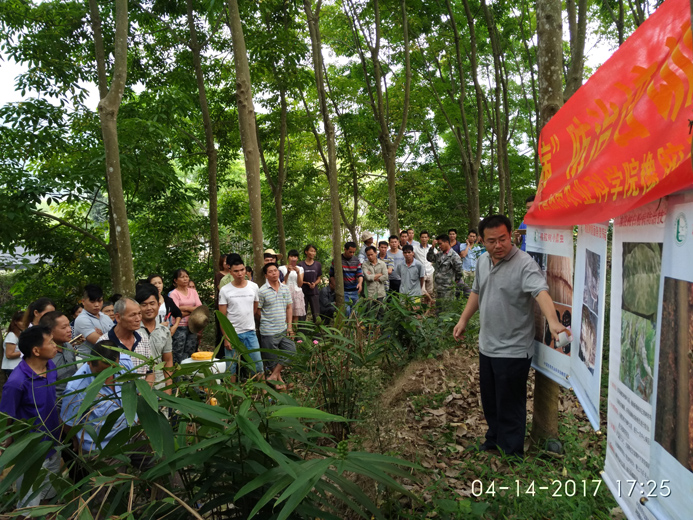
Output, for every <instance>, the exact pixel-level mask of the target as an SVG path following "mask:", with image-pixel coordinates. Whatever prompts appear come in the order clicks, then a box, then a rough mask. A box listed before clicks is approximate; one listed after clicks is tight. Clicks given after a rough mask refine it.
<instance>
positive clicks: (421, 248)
mask: <svg viewBox="0 0 693 520" xmlns="http://www.w3.org/2000/svg"><path fill="white" fill-rule="evenodd" d="M419 238H420V239H421V242H417V243H416V244H414V258H416V259H417V260H418V261H419V263H420V264H421V265H423V267H424V272H425V275H424V285H423V292H424V293H425V294H428V295H429V296H430V297H433V273H434V272H435V271H434V269H433V264H432V263H431V262H429V261H428V260H427V259H426V255H427V254H428V251H429V250H430V249H431V248H432V246H429V245H428V238H429V237H428V231H422V232H421V233H419Z"/></svg>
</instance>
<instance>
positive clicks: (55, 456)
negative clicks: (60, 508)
mask: <svg viewBox="0 0 693 520" xmlns="http://www.w3.org/2000/svg"><path fill="white" fill-rule="evenodd" d="M17 347H18V348H19V350H20V352H21V353H22V354H23V355H24V359H22V361H21V362H20V363H19V365H17V368H15V369H14V370H13V371H12V375H10V377H9V379H8V380H7V382H6V383H5V386H4V387H3V389H2V400H1V401H0V412H1V413H3V414H7V415H8V416H9V417H11V418H12V420H25V421H33V423H34V428H32V431H34V432H42V433H44V434H45V435H44V437H43V441H45V442H50V443H51V444H55V443H56V442H57V439H58V438H59V436H60V418H59V417H58V408H57V407H56V386H55V383H56V381H57V379H58V377H57V376H58V372H57V370H56V368H55V364H54V363H53V361H52V359H53V358H54V357H55V355H56V353H57V348H56V346H55V343H53V339H52V337H51V331H50V329H48V328H47V327H42V326H40V325H36V326H34V327H31V328H29V329H27V330H25V331H24V332H22V333H21V334H20V335H19V340H18V341H17ZM13 441H14V439H13V438H12V437H10V438H9V439H8V440H6V441H5V442H4V443H3V447H4V448H7V447H8V446H9V445H10V444H12V442H13ZM43 468H44V469H46V470H48V474H47V475H46V478H45V479H44V481H43V483H42V484H41V489H40V490H39V491H38V492H37V493H35V492H34V489H31V490H29V493H28V494H27V495H25V496H23V497H21V498H20V499H19V503H18V507H20V508H22V507H33V506H38V505H39V504H40V503H41V500H44V499H49V498H52V497H53V496H55V490H54V489H53V487H52V486H51V485H50V482H49V478H48V475H50V473H55V474H57V473H59V471H60V454H59V453H58V452H56V451H55V449H51V450H50V451H49V452H48V454H47V456H46V460H45V461H44V462H43ZM23 481H24V475H22V476H20V477H19V478H17V482H16V484H17V489H21V488H22V482H23ZM32 495H35V496H34V497H33V498H32Z"/></svg>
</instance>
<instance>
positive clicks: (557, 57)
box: [530, 0, 563, 444]
mask: <svg viewBox="0 0 693 520" xmlns="http://www.w3.org/2000/svg"><path fill="white" fill-rule="evenodd" d="M561 14H562V13H561V2H560V0H537V38H538V41H537V61H538V65H539V103H540V107H541V108H540V111H539V113H540V115H541V126H542V128H543V126H544V125H546V123H548V122H549V120H550V119H551V118H552V117H553V116H554V115H555V114H556V112H558V110H559V109H560V108H561V106H562V105H563V85H562V81H561V79H562V78H561V75H562V74H561V64H562V63H563V48H562V43H563V36H562V30H563V29H562V20H561ZM558 392H559V387H558V383H556V382H554V381H553V380H551V379H549V378H548V377H547V376H545V375H543V374H541V373H539V372H535V383H534V420H533V421H532V432H531V434H530V436H531V439H532V441H533V442H534V443H537V444H539V443H541V442H543V441H546V440H547V439H556V438H558Z"/></svg>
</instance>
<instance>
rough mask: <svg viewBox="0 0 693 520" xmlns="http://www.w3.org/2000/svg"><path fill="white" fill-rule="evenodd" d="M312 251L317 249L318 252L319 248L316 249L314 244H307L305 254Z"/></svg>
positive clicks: (304, 249)
mask: <svg viewBox="0 0 693 520" xmlns="http://www.w3.org/2000/svg"><path fill="white" fill-rule="evenodd" d="M311 249H315V251H316V252H317V251H318V248H317V247H315V246H314V245H313V244H307V245H306V247H304V248H303V252H304V253H307V252H308V251H310V250H311Z"/></svg>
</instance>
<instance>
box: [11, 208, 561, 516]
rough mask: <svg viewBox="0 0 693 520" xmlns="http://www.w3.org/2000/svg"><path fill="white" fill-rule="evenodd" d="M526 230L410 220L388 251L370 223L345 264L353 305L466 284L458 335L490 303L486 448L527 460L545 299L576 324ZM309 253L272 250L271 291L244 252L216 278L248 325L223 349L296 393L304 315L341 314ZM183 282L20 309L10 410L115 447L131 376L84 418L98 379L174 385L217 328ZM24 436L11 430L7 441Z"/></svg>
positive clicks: (497, 220)
mask: <svg viewBox="0 0 693 520" xmlns="http://www.w3.org/2000/svg"><path fill="white" fill-rule="evenodd" d="M517 237H518V235H513V234H512V232H511V224H510V221H509V220H508V219H507V217H504V216H502V215H495V216H492V217H488V218H487V219H484V221H482V223H481V225H480V228H479V233H477V231H476V230H475V229H471V230H469V231H468V233H467V238H466V240H465V242H463V243H460V242H458V241H457V232H456V230H455V229H450V230H449V231H448V233H444V234H439V235H437V236H436V237H435V238H434V239H433V243H432V244H431V243H429V240H430V236H429V233H428V232H427V231H421V232H420V233H419V240H415V239H414V230H413V229H411V228H410V229H407V230H404V231H402V233H401V234H400V236H399V237H397V236H395V235H392V236H390V237H389V239H388V240H387V241H385V240H382V241H379V242H378V243H377V247H376V244H375V237H374V235H373V234H372V233H370V232H368V231H365V232H363V233H362V235H361V239H362V242H363V244H362V246H361V247H360V250H359V251H358V254H357V244H355V243H354V242H347V243H346V244H344V251H343V253H342V258H341V260H342V262H341V264H342V265H341V268H342V273H343V280H344V297H345V308H346V312H347V313H350V312H351V307H353V305H354V304H355V302H356V301H358V299H359V298H369V299H372V300H374V301H380V302H382V301H383V300H384V299H385V298H387V297H388V294H392V293H401V294H405V295H407V296H409V297H410V298H411V299H413V300H414V302H418V301H419V300H423V299H427V300H428V301H429V302H430V303H432V304H434V303H436V302H437V301H440V300H445V299H453V298H457V297H459V296H460V295H461V294H463V293H464V294H465V295H467V296H468V299H467V304H466V307H465V310H464V312H463V313H462V315H461V316H460V320H459V322H458V324H457V326H456V327H455V330H454V336H455V338H457V339H459V338H460V337H461V335H462V334H463V333H464V331H465V329H466V327H467V324H468V322H469V320H470V318H471V316H472V315H473V314H474V313H476V312H477V311H480V316H481V317H480V320H481V330H480V336H479V349H480V364H481V372H480V375H481V400H482V405H483V408H484V413H485V415H486V419H487V422H488V425H489V430H488V433H487V435H486V442H485V443H484V444H483V445H482V446H481V448H480V449H496V448H500V449H502V450H504V451H505V452H506V453H509V454H516V455H517V454H520V455H521V454H522V452H523V445H522V444H523V440H524V432H525V422H526V411H525V402H526V391H523V388H524V389H526V385H527V377H528V372H529V366H530V364H531V358H532V344H533V343H532V339H533V336H534V333H533V326H534V318H533V308H532V305H533V301H536V302H537V303H538V304H539V307H540V308H541V311H542V313H543V314H544V315H545V316H546V318H547V321H548V323H549V327H550V329H551V332H552V334H553V335H554V337H557V335H558V334H559V333H560V332H562V331H564V330H565V329H564V328H563V326H562V325H561V324H560V323H557V322H556V319H555V311H554V310H553V302H552V301H551V298H550V297H549V296H548V292H547V289H548V288H547V286H546V280H545V278H544V275H543V273H542V272H541V269H540V268H539V266H538V265H537V264H536V263H535V262H534V261H533V260H532V258H531V257H530V256H529V255H527V254H526V253H525V252H523V251H521V250H519V249H518V248H517V247H514V245H515V244H516V242H517ZM487 248H488V254H486V255H484V253H485V252H486V249H487ZM303 252H304V259H303V260H301V261H299V256H300V255H299V253H298V251H297V250H294V249H292V250H290V251H289V253H288V255H287V256H288V258H287V262H286V263H285V264H284V265H279V264H280V261H281V260H282V258H281V255H280V254H278V253H276V252H275V251H274V250H271V249H268V250H267V251H265V255H264V257H265V263H264V265H263V268H262V271H263V274H264V278H265V280H266V282H265V284H264V285H263V286H262V287H259V286H258V285H257V284H256V283H255V282H254V281H253V273H252V270H251V269H250V268H249V267H248V266H246V265H245V263H244V261H243V259H242V258H241V256H240V255H238V254H235V253H232V254H228V255H224V256H223V257H222V259H221V262H220V265H219V267H220V269H219V272H218V273H217V275H216V276H215V289H216V304H217V305H218V309H219V311H220V312H221V313H222V314H224V315H226V317H227V318H228V320H229V322H230V323H231V324H232V325H233V329H234V331H235V334H228V333H227V331H225V330H223V328H219V329H218V331H217V333H218V344H223V352H224V356H225V357H226V358H229V359H228V363H227V370H228V371H229V372H230V375H229V377H231V378H235V377H237V376H236V370H237V366H238V365H237V360H238V357H239V355H240V352H239V349H238V347H239V346H240V345H241V344H242V345H243V347H244V348H243V349H242V350H244V351H245V352H246V353H247V354H248V355H249V356H250V358H251V360H252V363H251V364H250V366H249V367H248V368H249V372H250V377H255V378H258V379H264V380H265V381H267V382H269V383H271V384H272V385H275V386H276V388H277V389H278V390H283V389H285V388H286V387H287V385H286V383H285V382H284V380H283V376H282V374H283V371H284V369H285V368H286V367H287V366H289V365H290V364H291V360H292V357H293V354H294V353H295V352H296V345H295V343H294V341H293V336H294V331H295V328H296V327H297V325H298V322H300V321H301V320H305V319H307V316H308V311H309V310H310V313H311V315H312V318H313V320H315V321H317V320H318V319H319V318H320V319H322V320H325V321H329V320H331V319H332V318H333V317H334V313H335V312H338V310H337V309H336V307H335V294H334V293H335V266H334V262H332V264H331V265H330V267H329V270H328V275H329V277H328V278H329V282H328V283H327V285H325V286H324V287H322V288H319V285H320V284H321V282H323V269H322V265H321V263H320V262H319V261H317V260H316V254H317V249H316V247H315V246H313V245H311V244H309V245H307V246H306V247H305V248H304V251H303ZM172 282H173V287H172V289H171V290H169V291H165V290H164V279H163V277H162V276H160V275H158V274H153V275H151V276H149V277H148V278H147V279H146V280H142V281H141V282H140V283H139V284H138V286H137V290H136V294H135V297H134V298H129V297H119V296H118V295H116V297H114V298H111V300H110V301H107V302H104V298H103V290H102V289H101V288H100V287H98V286H96V285H93V284H89V285H86V286H85V287H84V291H83V295H82V301H81V304H80V306H76V307H75V308H73V309H72V310H71V311H70V315H69V316H68V315H66V314H64V313H63V312H61V311H58V310H56V308H55V305H54V303H53V302H52V301H51V300H50V299H48V298H39V299H38V300H36V301H35V302H33V303H32V304H31V305H29V307H28V309H27V310H26V311H25V312H23V313H20V312H17V313H16V314H15V315H14V316H13V317H12V321H11V323H10V326H9V329H8V331H7V335H6V338H5V341H4V343H3V347H4V349H3V350H4V352H3V361H2V368H3V370H4V372H5V374H6V376H7V381H6V383H5V384H4V386H3V391H2V399H1V400H0V412H2V413H4V414H6V416H7V417H8V418H10V419H14V420H16V419H23V420H29V421H35V423H34V424H35V429H36V431H40V432H42V433H43V434H44V435H45V437H44V438H45V440H47V441H49V442H53V443H57V442H60V438H61V433H62V432H65V431H67V430H68V429H69V428H71V427H73V426H75V425H85V424H90V425H91V427H92V428H87V429H83V431H82V434H80V435H77V436H74V437H73V443H74V446H73V447H74V449H75V450H77V451H79V452H80V453H87V454H89V453H90V452H91V451H92V450H95V449H103V448H104V447H105V446H106V445H107V444H108V442H109V441H110V439H111V438H112V437H113V436H114V435H115V434H116V433H117V432H118V431H120V430H122V429H123V428H125V426H126V423H125V421H124V419H122V418H121V419H120V420H119V421H116V423H115V424H114V426H113V428H112V429H111V431H110V433H109V435H106V436H104V437H102V436H98V437H97V438H94V437H93V435H90V434H91V432H95V433H96V434H97V435H98V433H99V431H100V428H101V426H102V425H103V424H104V421H105V418H106V417H107V416H108V415H109V414H110V413H111V412H112V411H113V410H115V409H118V408H120V407H122V402H121V393H120V392H121V389H120V385H119V384H117V382H116V381H115V378H116V377H117V375H118V374H117V373H112V374H110V375H109V377H108V378H106V379H105V381H103V389H102V391H101V392H100V396H101V397H102V398H103V399H101V400H99V401H97V402H96V403H95V404H94V405H93V406H91V407H89V408H87V411H86V412H85V413H84V414H83V415H81V416H80V415H79V413H78V412H79V410H80V409H81V408H83V406H82V404H83V402H84V399H85V395H86V389H87V387H88V386H89V384H90V383H91V382H92V381H94V380H95V379H96V378H97V376H98V374H100V373H101V372H103V371H104V370H106V369H107V368H109V367H112V366H114V364H116V365H118V364H119V365H120V366H121V367H122V370H127V371H132V372H135V373H137V374H139V375H140V376H141V377H142V378H144V379H145V380H146V381H147V382H149V383H150V384H151V385H152V386H154V387H156V388H161V389H164V391H167V392H170V391H171V385H170V383H171V378H172V374H173V367H174V366H175V365H176V364H180V363H182V362H184V361H185V360H186V359H188V358H190V357H191V356H192V355H193V354H194V352H195V351H196V350H197V349H198V335H199V333H200V330H201V328H202V327H203V326H204V324H205V323H206V321H205V320H204V319H202V320H200V319H198V318H200V316H202V317H203V318H206V319H208V317H207V316H206V315H205V314H206V313H205V312H200V310H201V309H202V310H206V308H205V307H204V306H203V305H202V302H201V301H200V297H199V295H198V293H197V291H196V290H195V288H194V286H193V285H192V283H191V280H190V277H189V274H188V272H187V271H186V270H185V269H178V270H177V271H176V272H175V273H174V275H173V277H172ZM114 300H115V301H114ZM106 307H112V312H113V316H112V317H111V316H110V315H108V314H106V313H105V312H104V309H105V308H106ZM499 318H500V319H502V320H503V325H501V324H500V323H499V322H498V319H499ZM258 323H259V326H258ZM239 342H240V343H239ZM116 347H117V349H116ZM260 348H261V349H262V354H261V351H260ZM234 380H235V379H234ZM12 442H13V441H12V439H11V438H9V439H7V440H6V441H5V442H4V443H3V446H2V447H3V448H7V447H8V446H9V445H10V444H11V443H12ZM44 467H45V468H46V469H48V471H49V472H54V471H57V468H59V458H58V455H57V452H56V451H55V450H52V451H51V452H50V453H49V454H48V456H47V458H46V460H45V463H44ZM44 484H45V485H44V486H42V487H41V492H40V493H38V494H36V496H35V497H34V498H33V499H32V500H28V497H29V496H28V495H27V497H22V499H20V502H19V505H20V507H23V506H28V505H37V504H38V503H39V501H40V500H41V499H43V498H49V497H48V494H50V491H51V490H50V486H48V485H47V481H46V483H44ZM44 491H45V492H44ZM30 494H31V493H30Z"/></svg>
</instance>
